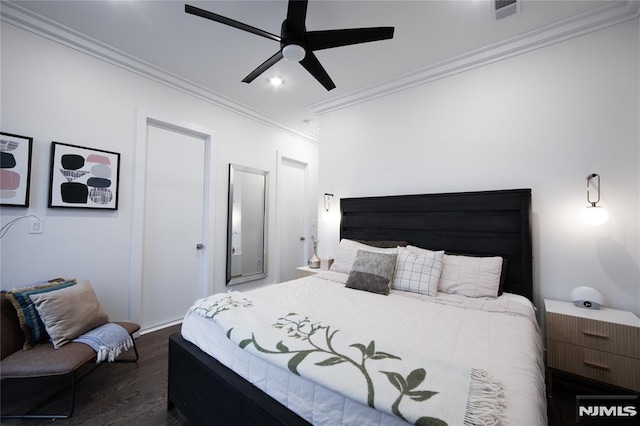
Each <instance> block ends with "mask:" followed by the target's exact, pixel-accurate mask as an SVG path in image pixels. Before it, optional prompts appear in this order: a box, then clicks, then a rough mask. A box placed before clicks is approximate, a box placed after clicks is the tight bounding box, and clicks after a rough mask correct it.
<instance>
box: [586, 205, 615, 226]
mask: <svg viewBox="0 0 640 426" xmlns="http://www.w3.org/2000/svg"><path fill="white" fill-rule="evenodd" d="M580 218H581V219H582V222H584V223H586V224H587V225H592V226H597V225H602V224H603V223H605V222H606V221H608V220H609V212H608V211H607V209H605V208H604V207H600V206H587V207H585V208H584V209H582V213H580Z"/></svg>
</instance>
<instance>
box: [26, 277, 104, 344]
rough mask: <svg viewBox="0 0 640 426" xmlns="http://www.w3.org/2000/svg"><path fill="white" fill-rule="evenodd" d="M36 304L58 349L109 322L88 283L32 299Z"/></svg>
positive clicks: (31, 296) (39, 295) (33, 296)
mask: <svg viewBox="0 0 640 426" xmlns="http://www.w3.org/2000/svg"><path fill="white" fill-rule="evenodd" d="M29 297H30V298H31V300H32V301H33V303H34V304H35V305H36V309H37V310H38V314H40V318H41V319H42V322H43V323H44V326H45V328H46V329H47V333H49V337H51V341H52V342H53V346H54V347H55V348H56V349H58V348H59V347H60V346H62V345H64V344H65V343H68V342H70V341H71V340H73V339H75V338H76V337H78V336H79V335H81V334H82V333H86V332H87V331H89V330H92V329H94V328H96V327H98V326H101V325H102V324H105V323H107V322H109V316H108V315H107V314H106V312H105V311H104V310H103V309H102V308H101V307H100V303H99V302H98V298H97V297H96V294H95V293H94V292H93V288H92V287H91V284H90V283H89V282H88V281H85V282H83V283H81V284H78V285H74V286H71V287H66V288H63V289H61V290H54V291H50V292H47V293H40V294H32V295H30V296H29Z"/></svg>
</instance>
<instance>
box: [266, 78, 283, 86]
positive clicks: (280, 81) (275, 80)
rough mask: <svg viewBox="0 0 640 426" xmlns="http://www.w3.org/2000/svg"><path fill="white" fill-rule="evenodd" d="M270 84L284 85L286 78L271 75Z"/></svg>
mask: <svg viewBox="0 0 640 426" xmlns="http://www.w3.org/2000/svg"><path fill="white" fill-rule="evenodd" d="M268 81H269V84H270V85H272V86H276V87H277V86H282V85H283V84H284V80H283V79H282V78H280V77H271V78H270V79H269V80H268Z"/></svg>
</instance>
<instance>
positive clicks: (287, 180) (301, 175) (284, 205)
mask: <svg viewBox="0 0 640 426" xmlns="http://www.w3.org/2000/svg"><path fill="white" fill-rule="evenodd" d="M278 173H279V174H280V176H278V186H279V187H278V203H279V209H278V210H279V215H280V217H279V223H280V250H279V251H278V253H279V255H280V261H279V269H278V275H279V276H278V282H283V281H289V280H292V279H294V278H295V270H296V268H297V267H299V266H304V265H306V264H307V260H306V259H305V256H306V250H305V248H306V247H307V244H308V243H309V241H308V238H309V236H308V235H306V234H307V233H306V232H305V221H306V220H305V219H306V218H305V209H306V202H305V194H306V185H307V165H306V164H305V163H302V162H299V161H295V160H292V159H289V158H286V157H281V160H280V167H279V168H278Z"/></svg>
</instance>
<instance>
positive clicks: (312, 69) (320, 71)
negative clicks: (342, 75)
mask: <svg viewBox="0 0 640 426" xmlns="http://www.w3.org/2000/svg"><path fill="white" fill-rule="evenodd" d="M300 65H302V66H303V67H305V69H306V70H307V71H309V73H310V74H311V75H312V76H314V77H315V79H316V80H318V81H319V82H320V84H322V85H323V86H324V88H325V89H327V90H331V89H335V88H336V85H335V84H333V81H332V80H331V77H329V74H327V71H325V69H324V67H323V66H322V64H320V61H318V58H316V55H314V54H313V52H311V51H309V52H307V54H306V56H305V57H304V59H303V60H301V61H300Z"/></svg>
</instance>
